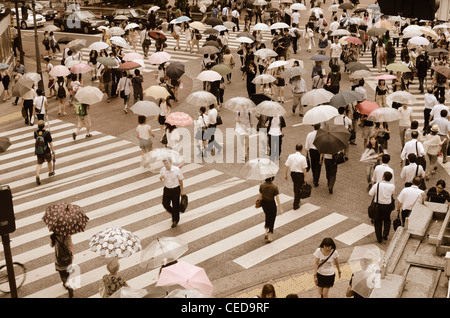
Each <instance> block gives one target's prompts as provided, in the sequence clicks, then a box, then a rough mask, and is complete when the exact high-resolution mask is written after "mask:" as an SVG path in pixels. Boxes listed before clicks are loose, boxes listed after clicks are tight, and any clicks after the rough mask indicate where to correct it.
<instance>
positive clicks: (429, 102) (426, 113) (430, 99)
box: [423, 87, 438, 128]
mask: <svg viewBox="0 0 450 318" xmlns="http://www.w3.org/2000/svg"><path fill="white" fill-rule="evenodd" d="M423 101H424V103H425V108H424V109H423V117H424V120H425V121H424V123H423V127H424V128H426V127H428V125H429V123H430V114H431V110H432V109H433V107H434V106H435V105H437V104H438V101H437V99H436V96H434V94H433V88H431V87H430V88H428V90H427V92H426V93H425V95H424V98H423Z"/></svg>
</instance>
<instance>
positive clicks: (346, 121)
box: [334, 115, 352, 129]
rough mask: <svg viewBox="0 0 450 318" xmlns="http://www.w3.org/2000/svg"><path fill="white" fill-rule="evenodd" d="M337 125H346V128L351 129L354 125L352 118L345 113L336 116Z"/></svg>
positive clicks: (335, 122)
mask: <svg viewBox="0 0 450 318" xmlns="http://www.w3.org/2000/svg"><path fill="white" fill-rule="evenodd" d="M334 124H335V125H341V126H342V125H344V126H345V128H347V129H349V128H350V127H351V126H352V120H351V119H350V118H348V117H347V116H345V115H338V116H336V117H334Z"/></svg>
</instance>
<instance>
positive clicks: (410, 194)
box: [397, 185, 424, 210]
mask: <svg viewBox="0 0 450 318" xmlns="http://www.w3.org/2000/svg"><path fill="white" fill-rule="evenodd" d="M423 193H424V192H423V191H422V190H420V189H419V188H418V187H417V186H415V185H412V186H410V187H406V188H404V189H403V190H402V191H401V192H400V194H399V195H398V197H397V200H398V202H400V203H401V204H402V210H412V208H413V207H414V204H415V203H416V201H417V200H419V199H420V197H421V196H422V194H423Z"/></svg>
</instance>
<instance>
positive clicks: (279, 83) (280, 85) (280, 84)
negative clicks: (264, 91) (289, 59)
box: [273, 66, 286, 103]
mask: <svg viewBox="0 0 450 318" xmlns="http://www.w3.org/2000/svg"><path fill="white" fill-rule="evenodd" d="M283 75H284V66H280V67H278V68H277V69H276V70H275V72H274V74H273V76H274V77H275V78H276V81H275V83H276V87H277V96H278V102H281V103H284V86H286V81H285V80H284V77H283Z"/></svg>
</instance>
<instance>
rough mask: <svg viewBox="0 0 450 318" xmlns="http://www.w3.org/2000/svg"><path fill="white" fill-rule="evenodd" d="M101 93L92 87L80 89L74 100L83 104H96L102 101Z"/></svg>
mask: <svg viewBox="0 0 450 318" xmlns="http://www.w3.org/2000/svg"><path fill="white" fill-rule="evenodd" d="M103 95H104V94H103V92H102V91H101V90H100V89H98V88H97V87H94V86H85V87H82V88H80V89H79V90H78V91H77V93H76V94H75V98H76V100H78V101H79V102H80V103H83V104H88V105H92V104H96V103H99V102H101V101H102V99H103Z"/></svg>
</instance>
